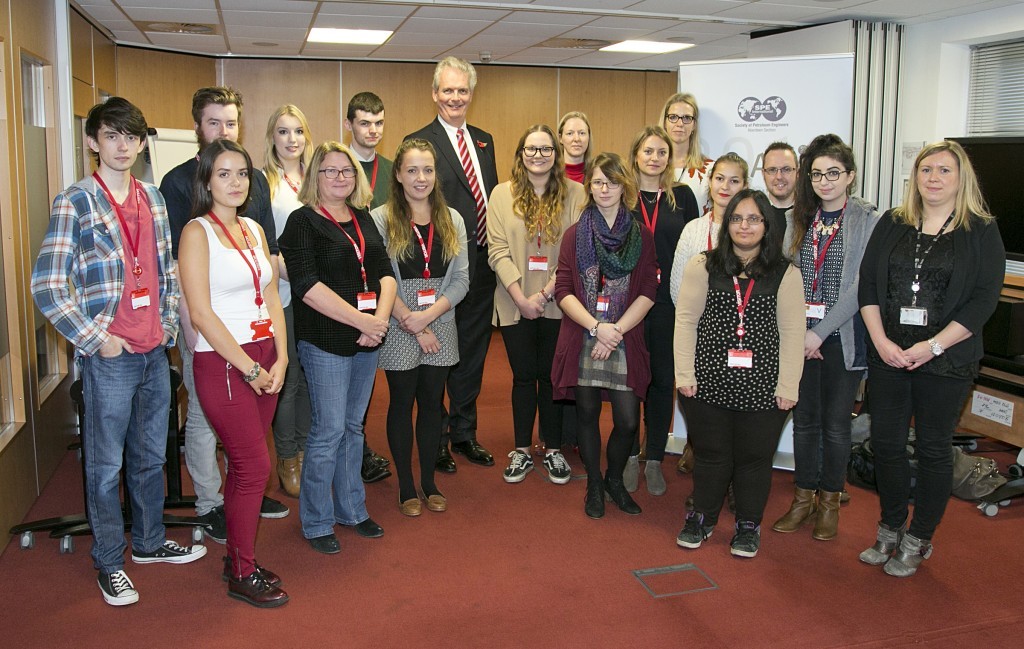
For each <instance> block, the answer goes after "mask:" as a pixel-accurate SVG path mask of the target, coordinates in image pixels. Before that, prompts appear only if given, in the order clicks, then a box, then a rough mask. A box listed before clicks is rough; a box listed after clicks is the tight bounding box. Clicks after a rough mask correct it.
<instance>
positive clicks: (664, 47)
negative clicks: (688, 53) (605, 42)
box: [600, 41, 693, 54]
mask: <svg viewBox="0 0 1024 649" xmlns="http://www.w3.org/2000/svg"><path fill="white" fill-rule="evenodd" d="M688 47H693V43H658V42H656V41H622V42H621V43H615V44H614V45H609V46H608V47H602V48H601V50H600V51H601V52H637V53H640V54H668V53H669V52H677V51H679V50H685V49H686V48H688Z"/></svg>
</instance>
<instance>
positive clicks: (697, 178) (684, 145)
mask: <svg viewBox="0 0 1024 649" xmlns="http://www.w3.org/2000/svg"><path fill="white" fill-rule="evenodd" d="M699 117H700V109H699V108H697V99H696V98H695V97H694V96H693V95H691V94H689V93H684V92H677V93H676V94H674V95H672V96H671V97H669V98H668V100H667V101H666V102H665V107H664V108H663V109H662V111H661V125H662V126H663V127H664V128H665V131H666V132H668V135H669V137H670V138H671V139H672V147H673V152H672V169H673V173H674V174H675V175H674V178H673V179H674V180H675V182H677V183H682V184H684V185H688V186H689V187H690V189H692V190H693V195H694V196H695V197H696V198H697V205H698V207H700V209H701V211H702V212H703V211H704V210H706V209H708V207H707V203H708V189H709V188H708V182H709V179H710V173H709V171H708V170H709V168H710V167H711V164H712V162H713V160H712V159H711V158H706V157H704V153H703V152H702V151H701V149H700V129H699V128H698V124H697V119H698V118H699ZM745 186H746V185H744V187H745Z"/></svg>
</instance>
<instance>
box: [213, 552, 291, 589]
mask: <svg viewBox="0 0 1024 649" xmlns="http://www.w3.org/2000/svg"><path fill="white" fill-rule="evenodd" d="M256 572H258V573H260V576H261V577H263V579H265V580H266V582H267V583H268V584H270V585H271V586H278V587H280V586H281V578H280V577H278V576H277V575H276V574H274V573H272V572H270V571H269V570H267V569H266V568H264V567H263V566H261V565H260V564H258V563H257V564H256ZM221 580H222V581H230V580H231V557H229V556H225V557H224V571H223V572H222V573H221Z"/></svg>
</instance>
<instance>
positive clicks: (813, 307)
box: [805, 302, 825, 320]
mask: <svg viewBox="0 0 1024 649" xmlns="http://www.w3.org/2000/svg"><path fill="white" fill-rule="evenodd" d="M805 307H806V309H807V312H806V313H807V317H808V318H817V319H818V320H821V319H822V318H824V317H825V305H824V304H821V303H820V302H808V303H807V304H806V305H805Z"/></svg>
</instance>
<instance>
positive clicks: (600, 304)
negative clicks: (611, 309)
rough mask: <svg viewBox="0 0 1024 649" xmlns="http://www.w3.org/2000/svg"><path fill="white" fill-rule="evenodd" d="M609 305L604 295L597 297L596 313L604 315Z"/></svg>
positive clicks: (609, 301) (608, 300) (609, 302)
mask: <svg viewBox="0 0 1024 649" xmlns="http://www.w3.org/2000/svg"><path fill="white" fill-rule="evenodd" d="M609 304H611V300H610V299H609V298H608V296H606V295H598V296H597V312H598V313H605V312H606V311H608V305H609Z"/></svg>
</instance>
